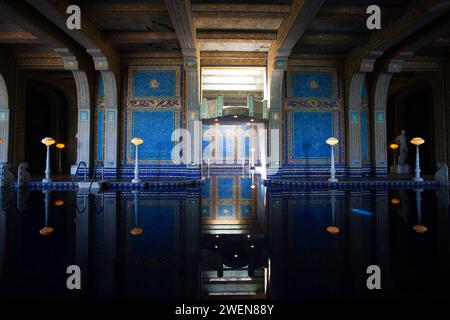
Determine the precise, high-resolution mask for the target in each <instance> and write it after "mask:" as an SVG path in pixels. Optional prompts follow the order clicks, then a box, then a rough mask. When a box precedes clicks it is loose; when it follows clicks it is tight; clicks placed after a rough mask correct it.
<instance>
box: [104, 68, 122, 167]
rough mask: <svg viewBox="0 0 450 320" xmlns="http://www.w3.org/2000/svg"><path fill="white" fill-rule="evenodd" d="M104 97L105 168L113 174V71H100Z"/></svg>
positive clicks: (115, 114) (115, 150)
mask: <svg viewBox="0 0 450 320" xmlns="http://www.w3.org/2000/svg"><path fill="white" fill-rule="evenodd" d="M101 75H102V79H103V86H104V99H105V138H104V144H105V163H104V164H105V168H106V169H107V174H108V175H111V176H115V175H116V174H117V164H118V137H117V131H118V110H119V109H118V105H117V84H116V80H117V79H116V76H115V74H114V72H113V71H108V70H106V71H101Z"/></svg>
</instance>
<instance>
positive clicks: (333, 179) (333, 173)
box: [326, 137, 339, 182]
mask: <svg viewBox="0 0 450 320" xmlns="http://www.w3.org/2000/svg"><path fill="white" fill-rule="evenodd" d="M326 143H327V144H328V145H329V146H330V147H331V168H330V172H331V178H330V179H328V181H329V182H338V181H339V180H338V179H336V167H335V164H334V146H335V145H337V144H338V143H339V140H338V139H336V138H335V137H331V138H328V139H327V141H326Z"/></svg>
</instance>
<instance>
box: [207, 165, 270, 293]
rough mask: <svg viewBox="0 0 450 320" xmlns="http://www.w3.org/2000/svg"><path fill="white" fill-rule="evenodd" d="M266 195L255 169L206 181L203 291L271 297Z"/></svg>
mask: <svg viewBox="0 0 450 320" xmlns="http://www.w3.org/2000/svg"><path fill="white" fill-rule="evenodd" d="M258 187H259V189H258ZM260 191H261V192H260ZM263 198H264V187H263V186H262V185H260V184H259V181H258V180H257V178H256V177H255V175H254V173H253V172H251V174H250V176H249V177H246V175H245V174H244V175H243V176H234V177H233V176H231V177H212V178H211V179H209V181H207V183H206V184H205V186H204V188H203V190H202V296H203V297H215V296H221V297H230V296H232V297H234V298H236V297H247V298H253V299H255V298H265V297H266V290H267V286H266V283H267V274H268V273H267V267H268V264H267V254H266V252H265V247H266V242H267V232H266V215H265V212H264V211H263V212H260V211H259V209H261V208H260V206H258V204H259V203H261V202H262V203H263V202H264V200H263Z"/></svg>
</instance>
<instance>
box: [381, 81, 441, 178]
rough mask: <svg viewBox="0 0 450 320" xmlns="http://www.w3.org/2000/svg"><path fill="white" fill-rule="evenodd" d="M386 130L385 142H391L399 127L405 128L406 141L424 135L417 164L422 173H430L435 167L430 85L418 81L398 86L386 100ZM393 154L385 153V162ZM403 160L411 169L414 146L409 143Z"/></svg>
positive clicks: (431, 90)
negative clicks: (408, 85)
mask: <svg viewBox="0 0 450 320" xmlns="http://www.w3.org/2000/svg"><path fill="white" fill-rule="evenodd" d="M387 105H388V108H387V134H388V142H389V144H390V143H393V142H394V141H395V138H396V137H397V135H399V134H400V132H401V130H405V131H406V135H407V137H408V141H409V140H411V139H412V138H414V137H421V138H423V139H425V144H424V145H422V146H421V149H420V164H421V170H422V173H423V174H428V175H429V174H433V173H434V172H435V168H436V159H435V158H436V153H435V137H434V132H435V124H434V122H435V121H434V120H435V119H434V97H433V89H432V87H431V85H429V84H427V83H420V84H417V85H415V86H413V87H409V88H406V89H401V90H399V91H398V92H396V93H395V94H393V95H392V96H391V97H390V98H389V100H388V104H387ZM392 162H393V154H392V152H390V153H389V163H391V164H392ZM407 163H408V164H409V165H410V167H411V173H413V172H414V167H415V147H414V146H413V145H410V148H409V152H408V158H407Z"/></svg>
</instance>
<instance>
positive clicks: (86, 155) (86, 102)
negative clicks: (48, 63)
mask: <svg viewBox="0 0 450 320" xmlns="http://www.w3.org/2000/svg"><path fill="white" fill-rule="evenodd" d="M72 74H73V76H74V78H75V84H76V88H77V104H78V131H77V165H78V164H79V163H80V162H85V163H86V165H87V166H88V167H90V166H91V123H92V121H91V98H90V97H91V91H90V88H89V81H88V77H87V75H86V72H85V71H78V70H77V71H72Z"/></svg>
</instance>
